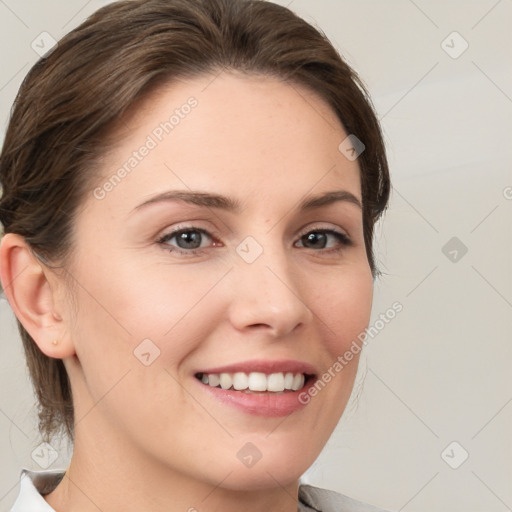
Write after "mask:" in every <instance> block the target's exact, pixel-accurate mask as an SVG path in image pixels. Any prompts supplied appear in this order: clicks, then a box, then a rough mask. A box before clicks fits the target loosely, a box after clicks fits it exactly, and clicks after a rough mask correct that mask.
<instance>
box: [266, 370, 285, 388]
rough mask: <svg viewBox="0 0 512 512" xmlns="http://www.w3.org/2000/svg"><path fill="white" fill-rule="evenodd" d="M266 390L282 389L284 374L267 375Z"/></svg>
mask: <svg viewBox="0 0 512 512" xmlns="http://www.w3.org/2000/svg"><path fill="white" fill-rule="evenodd" d="M267 391H276V392H277V391H284V375H283V374H282V373H272V374H271V375H269V376H268V382H267Z"/></svg>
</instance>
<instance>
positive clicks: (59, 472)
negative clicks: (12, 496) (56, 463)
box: [9, 468, 66, 512]
mask: <svg viewBox="0 0 512 512" xmlns="http://www.w3.org/2000/svg"><path fill="white" fill-rule="evenodd" d="M65 472H66V470H65V469H49V470H44V471H31V470H30V469H25V468H23V469H22V470H21V474H20V491H19V494H18V497H17V498H16V501H15V502H14V505H13V506H12V508H11V509H10V511H9V512H55V510H54V509H53V508H52V507H50V505H48V503H46V500H45V499H44V498H43V494H48V493H50V492H52V491H53V489H55V487H57V485H58V484H59V482H60V481H61V480H62V477H63V476H64V473H65Z"/></svg>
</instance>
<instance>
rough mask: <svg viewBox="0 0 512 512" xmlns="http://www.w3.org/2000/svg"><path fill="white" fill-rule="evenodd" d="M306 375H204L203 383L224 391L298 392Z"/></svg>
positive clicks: (280, 373) (260, 373) (259, 373)
mask: <svg viewBox="0 0 512 512" xmlns="http://www.w3.org/2000/svg"><path fill="white" fill-rule="evenodd" d="M305 380H306V379H305V377H304V374H302V373H295V374H294V373H291V372H287V373H282V372H279V373H271V374H270V375H266V374H264V373H262V372H251V373H248V374H247V373H245V372H236V373H234V374H231V373H220V374H217V373H203V374H202V375H201V382H202V383H203V384H206V385H208V386H211V387H214V388H216V387H219V386H220V387H221V388H222V389H235V390H237V391H244V390H249V391H270V392H273V393H279V392H282V391H285V390H291V391H297V390H299V389H301V388H302V387H304V382H305Z"/></svg>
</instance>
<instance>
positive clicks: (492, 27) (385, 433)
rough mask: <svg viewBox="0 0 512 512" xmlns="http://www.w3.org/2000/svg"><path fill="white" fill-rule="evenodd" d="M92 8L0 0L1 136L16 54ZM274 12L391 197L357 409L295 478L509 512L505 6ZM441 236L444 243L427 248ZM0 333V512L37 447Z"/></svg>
mask: <svg viewBox="0 0 512 512" xmlns="http://www.w3.org/2000/svg"><path fill="white" fill-rule="evenodd" d="M106 3H109V2H106V1H103V2H101V1H88V2H87V1H86V0H73V1H67V2H58V1H56V0H51V1H45V2H37V1H35V0H30V1H29V0H0V49H1V50H0V51H1V59H0V61H1V68H0V123H1V133H2V140H3V134H4V132H5V127H6V124H7V120H8V115H9V110H10V107H11V104H12V101H13V99H14V96H15V94H16V92H17V89H18V87H19V85H20V83H21V80H22V78H23V77H24V75H25V74H26V73H27V71H28V70H29V67H30V66H31V65H32V64H33V63H34V62H35V61H36V60H37V58H38V56H37V54H36V53H35V52H34V50H33V49H32V48H31V43H32V41H33V40H36V41H37V37H38V36H39V34H41V32H43V31H46V32H48V33H49V34H51V35H52V36H53V37H54V38H55V39H59V38H60V37H62V36H63V35H64V34H65V33H66V32H68V31H69V30H70V29H72V28H73V27H74V26H76V25H78V24H79V23H80V22H81V21H82V20H83V19H84V18H85V17H86V16H87V15H89V14H90V13H92V12H93V11H94V10H96V9H97V8H98V7H100V6H102V5H105V4H106ZM278 3H280V4H282V5H289V7H290V8H291V9H293V10H294V11H295V12H297V13H298V14H299V15H301V16H303V17H304V18H305V19H306V20H308V21H309V22H312V23H314V24H316V25H317V26H319V27H320V28H321V29H323V30H324V32H325V33H326V34H327V36H328V37H329V38H330V39H331V40H332V41H333V43H334V44H335V46H336V47H337V48H338V49H339V50H340V51H341V53H342V54H343V55H344V57H345V58H346V59H347V60H348V62H349V63H350V64H351V65H352V66H353V67H354V68H355V69H356V70H357V71H358V72H359V74H360V75H361V77H362V78H363V80H364V82H365V83H366V84H367V86H368V88H369V90H370V92H371V94H372V97H373V101H374V103H375V106H376V109H377V111H378V114H379V117H380V119H381V122H382V125H383V129H384V133H385V137H386V142H387V144H388V152H389V162H390V166H391V172H392V181H393V187H394V189H393V193H392V197H391V204H390V209H389V211H388V213H387V214H386V216H385V218H384V221H383V222H382V223H381V224H380V225H379V227H378V230H377V237H376V243H377V248H378V251H379V262H380V266H381V268H382V270H383V271H384V272H386V275H385V276H383V277H382V278H381V279H380V280H379V281H378V282H376V285H375V299H374V306H373V315H372V320H371V322H370V323H371V324H374V323H375V322H376V320H377V319H378V318H379V315H380V314H381V313H384V312H385V311H386V310H387V309H388V308H389V307H390V306H391V304H392V303H393V302H395V301H399V302H400V303H401V304H402V305H403V311H402V312H401V313H399V314H398V315H396V317H395V318H394V319H393V320H392V321H391V322H390V323H388V324H386V326H385V327H384V328H383V329H381V330H380V331H379V334H378V335H377V336H375V337H374V338H372V339H370V340H369V343H368V346H367V347H366V348H365V350H364V353H363V356H362V359H361V365H360V371H359V373H358V382H360V383H361V386H362V387H360V390H361V391H360V397H359V400H358V402H357V404H356V401H354V400H351V403H350V404H349V406H348V408H347V411H346V414H345V415H344V417H343V419H342V421H341V422H340V424H339V426H338V429H337V430H336V432H335V434H334V435H333V437H332V438H331V440H330V441H329V443H328V445H327V446H326V448H325V450H324V451H323V453H322V455H321V456H320V458H319V459H318V461H317V462H316V463H315V464H314V465H313V467H312V468H311V469H310V470H309V471H308V473H307V474H306V480H307V481H309V482H311V483H313V484H314V485H319V486H322V487H327V488H331V489H334V490H337V491H339V492H342V493H345V494H347V495H350V496H353V497H355V498H357V499H360V500H363V501H367V502H370V503H373V504H375V505H379V506H381V507H384V508H386V509H389V510H397V511H398V510H400V511H402V510H403V511H406V512H409V511H411V512H412V511H418V512H423V511H425V512H427V511H429V512H430V511H431V510H436V511H439V512H448V511H450V512H458V511H464V512H477V511H478V512H480V511H484V510H485V511H486V512H502V511H506V510H511V509H512V485H511V483H512V462H511V461H512V440H511V431H512V429H511V427H512V424H511V423H512V422H511V420H512V403H511V402H512V381H511V372H510V363H511V360H512V358H511V345H512V344H511V336H510V332H511V327H512V314H511V313H512V309H511V308H512V270H511V266H512V265H511V262H512V222H511V219H512V170H511V162H512V159H511V156H512V149H511V148H512V144H511V141H512V138H511V135H512V83H511V82H512V80H511V77H512V74H511V71H512V36H511V32H512V30H511V25H510V21H511V20H512V2H511V1H510V0H500V1H496V0H481V1H468V0H457V1H451V2H445V1H440V0H436V1H426V0H416V1H412V0H393V1H382V0H374V1H370V0H358V1H355V0H351V1H347V0H339V1H335V0H330V1H328V0H294V1H292V2H290V1H289V0H287V1H284V0H280V1H279V2H278ZM454 31H456V32H458V34H459V35H456V34H455V35H453V34H452V33H453V32H454ZM443 41H445V42H444V43H443ZM464 41H466V42H467V44H468V45H469V46H468V48H467V49H466V51H464V53H462V54H461V55H459V56H457V58H454V57H455V56H456V55H457V54H458V53H459V52H460V50H462V49H463V48H464V44H465V43H464ZM447 52H448V53H447ZM449 53H451V56H450V55H449ZM452 237H456V238H457V240H456V241H455V243H456V244H458V246H457V245H456V246H454V247H451V246H448V248H447V249H445V250H444V252H443V247H445V245H446V244H447V243H448V241H449V240H450V239H452ZM461 244H464V246H465V247H466V248H467V253H466V254H464V255H463V254H462V251H461V247H462V245H461ZM454 250H455V251H456V252H453V251H454ZM450 251H451V252H450ZM445 253H446V255H445ZM0 330H1V331H0V389H1V396H0V448H1V454H2V457H1V459H0V510H1V511H6V510H8V509H9V507H10V506H11V505H12V503H13V502H14V500H15V498H16V496H17V493H18V478H19V469H20V468H21V467H29V468H33V469H41V468H40V467H39V466H38V464H37V463H36V462H35V460H33V459H32V458H31V452H32V451H33V450H34V449H35V448H36V447H37V445H38V444H39V442H40V440H39V439H38V436H37V433H36V430H35V425H36V417H35V414H34V408H33V403H34V398H33V395H32V391H31V388H30V385H29V381H28V376H27V373H26V370H25V362H24V358H23V353H22V347H21V342H20V340H19V337H18V334H17V330H16V326H15V319H14V316H13V314H12V312H11V310H10V308H9V305H8V304H7V302H6V301H5V299H1V300H0ZM356 388H359V385H356ZM354 395H355V393H354ZM454 441H455V442H456V444H451V443H453V442H454ZM447 447H448V449H447V450H445V449H446V448H447ZM54 448H55V449H56V450H57V452H58V454H59V457H58V459H57V460H56V461H55V462H54V463H53V464H52V465H51V466H50V467H51V468H65V467H66V466H67V462H68V459H69V455H70V454H69V451H68V450H66V447H65V446H64V447H62V446H59V445H58V443H55V444H54ZM466 452H467V454H468V458H467V460H465V462H463V463H462V464H461V465H460V466H459V467H458V468H457V469H454V468H453V467H451V466H457V465H458V464H460V462H461V460H462V459H463V458H464V456H465V453H466ZM448 463H450V464H451V466H450V465H449V464H448Z"/></svg>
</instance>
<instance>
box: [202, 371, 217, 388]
mask: <svg viewBox="0 0 512 512" xmlns="http://www.w3.org/2000/svg"><path fill="white" fill-rule="evenodd" d="M205 375H206V377H207V378H208V384H209V385H210V386H212V387H214V388H216V387H217V386H218V385H219V384H220V377H219V376H218V375H216V374H215V373H212V374H209V375H207V374H205Z"/></svg>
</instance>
